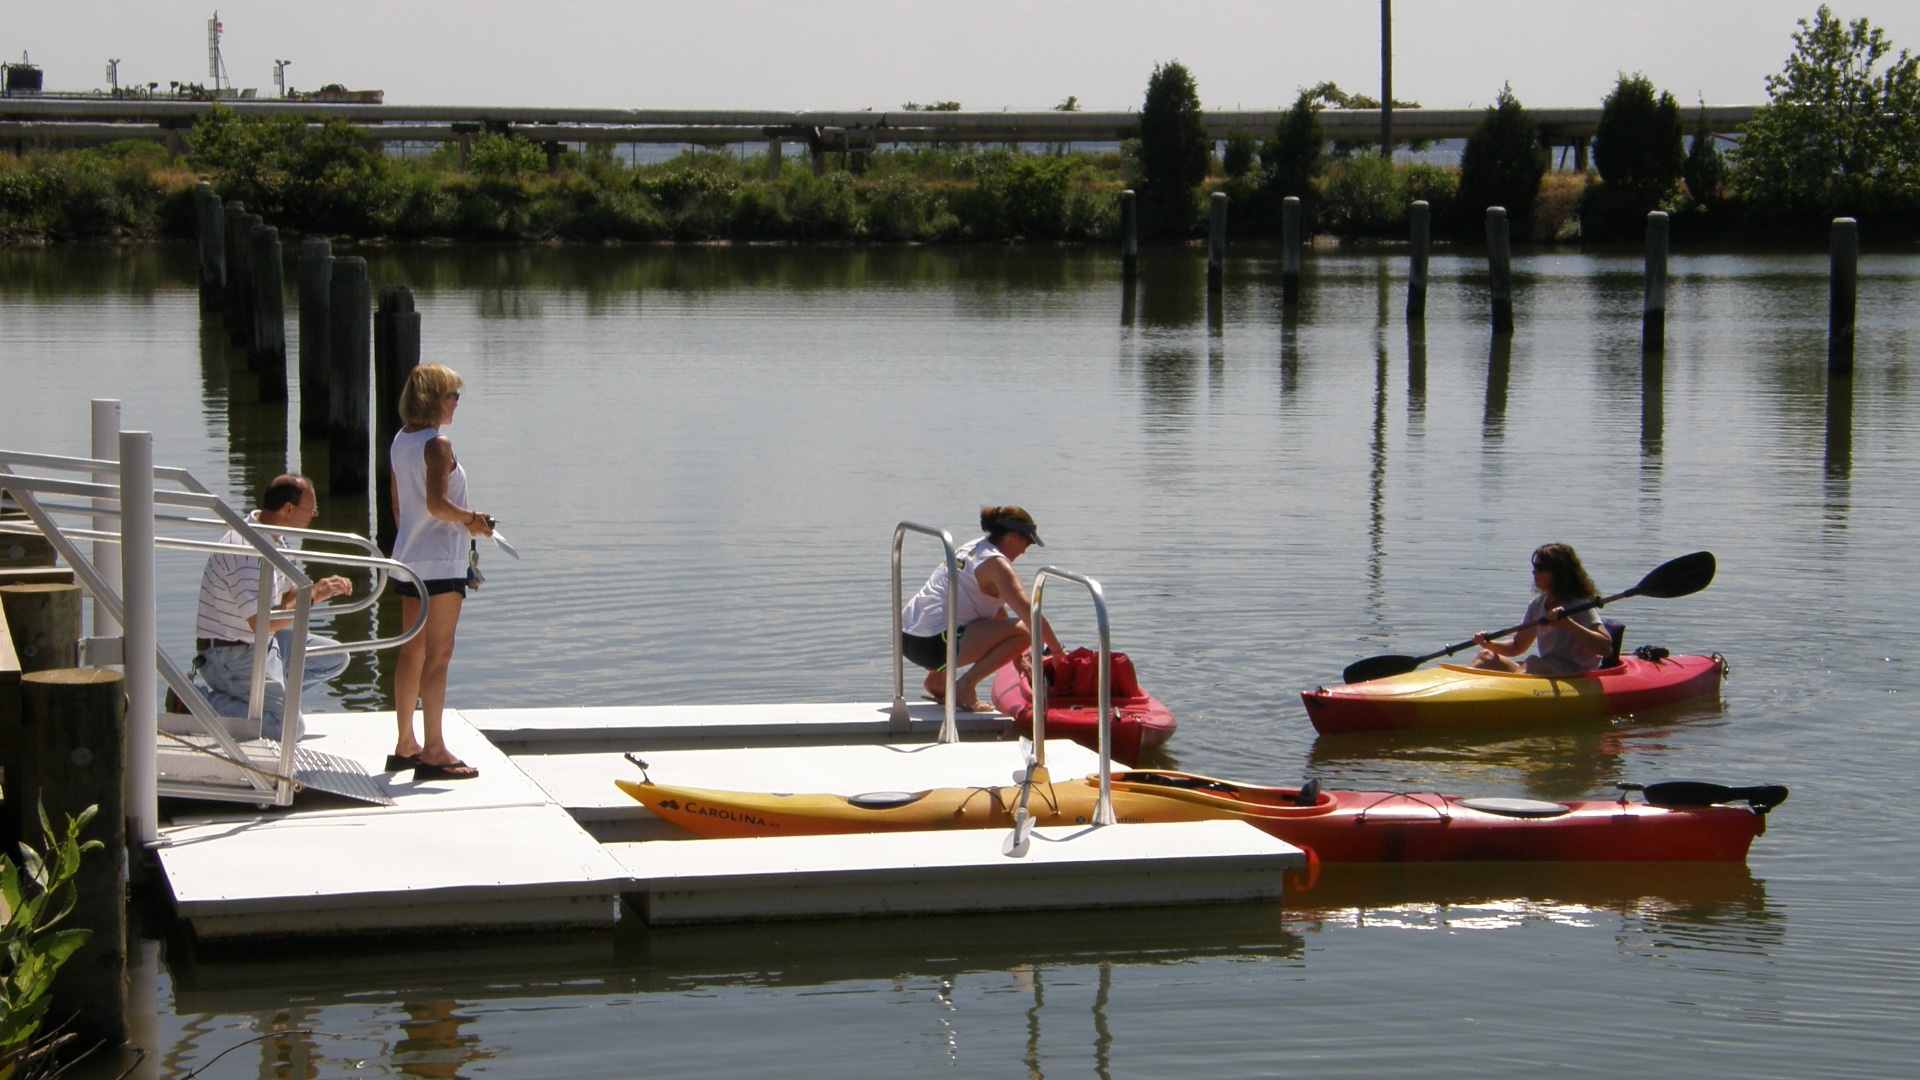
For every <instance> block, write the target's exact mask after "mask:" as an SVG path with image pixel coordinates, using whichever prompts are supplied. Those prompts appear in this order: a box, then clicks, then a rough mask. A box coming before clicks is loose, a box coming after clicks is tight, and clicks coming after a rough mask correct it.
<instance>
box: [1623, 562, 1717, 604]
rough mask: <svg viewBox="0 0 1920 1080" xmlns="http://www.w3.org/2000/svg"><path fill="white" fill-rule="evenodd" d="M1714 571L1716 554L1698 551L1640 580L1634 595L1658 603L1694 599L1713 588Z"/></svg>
mask: <svg viewBox="0 0 1920 1080" xmlns="http://www.w3.org/2000/svg"><path fill="white" fill-rule="evenodd" d="M1714 569H1715V563H1714V559H1713V552H1711V551H1696V552H1694V553H1693V554H1691V555H1682V556H1680V557H1679V558H1677V559H1675V560H1673V561H1672V562H1669V563H1665V564H1663V565H1661V566H1657V567H1655V568H1654V570H1653V572H1652V573H1650V574H1648V575H1647V576H1646V577H1643V578H1641V579H1640V584H1638V585H1636V586H1634V587H1633V591H1634V592H1635V593H1636V594H1638V595H1641V596H1651V597H1653V598H1654V599H1656V600H1671V599H1673V598H1674V597H1676V596H1691V595H1693V594H1694V593H1697V592H1699V591H1700V590H1701V589H1704V588H1706V587H1707V586H1708V585H1711V584H1713V571H1714Z"/></svg>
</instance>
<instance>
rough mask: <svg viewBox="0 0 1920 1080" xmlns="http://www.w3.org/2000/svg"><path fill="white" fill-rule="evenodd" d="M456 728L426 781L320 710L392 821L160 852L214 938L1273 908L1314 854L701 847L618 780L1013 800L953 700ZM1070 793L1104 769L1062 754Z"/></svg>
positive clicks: (1007, 747) (1254, 840) (957, 839)
mask: <svg viewBox="0 0 1920 1080" xmlns="http://www.w3.org/2000/svg"><path fill="white" fill-rule="evenodd" d="M889 711H890V710H889V706H888V705H886V704H871V703H840V704H819V705H766V706H749V705H718V706H666V707H644V708H642V707H635V708H564V709H493V710H472V709H465V710H454V709H449V710H448V711H447V715H446V731H447V742H448V745H449V747H450V748H451V749H452V750H453V752H454V753H455V754H457V755H459V756H460V757H461V758H463V759H464V760H466V761H467V762H468V763H469V764H472V765H474V766H475V767H477V768H478V769H479V770H480V776H479V777H477V778H475V779H472V780H461V781H415V780H414V779H413V776H412V774H411V773H400V774H382V773H379V772H378V770H379V768H380V766H381V765H382V764H383V763H384V761H385V758H386V755H387V753H388V751H390V750H391V749H392V746H393V731H394V726H393V715H392V714H391V713H345V714H339V713H336V714H326V715H317V716H309V717H307V719H306V734H305V736H304V738H303V739H302V740H301V744H300V745H301V749H302V750H303V751H307V750H311V751H313V752H315V753H321V754H327V755H331V756H332V757H334V758H337V759H345V760H347V761H352V762H358V763H359V764H361V765H362V766H363V767H364V768H365V769H366V770H367V772H368V774H369V776H370V778H371V781H372V783H373V785H374V786H375V787H377V788H378V789H379V790H380V792H381V793H382V794H383V795H385V796H386V797H387V798H389V799H391V800H392V805H388V806H381V805H369V804H365V803H360V802H351V801H348V800H345V799H340V798H336V797H333V796H329V795H326V794H324V793H313V792H306V793H302V795H301V796H300V797H299V798H298V799H296V801H295V803H294V805H293V806H292V807H289V808H284V809H271V808H269V809H256V808H252V807H248V806H244V805H241V806H236V805H233V804H228V803H177V802H173V803H169V804H168V805H169V806H170V807H171V809H172V811H173V813H172V817H171V820H170V821H169V822H168V823H167V824H166V825H164V826H163V827H162V828H161V830H160V833H161V837H160V846H159V848H158V849H157V855H158V859H159V863H160V867H161V869H162V871H163V873H164V875H165V878H166V881H167V884H168V887H169V888H170V889H171V891H172V895H173V899H174V902H175V905H176V908H177V911H178V913H179V915H180V916H181V917H182V918H183V919H185V920H186V921H187V922H188V923H189V924H191V925H192V927H193V929H194V931H195V933H196V934H198V935H199V936H200V937H202V938H213V939H217V938H239V937H250V936H261V935H272V936H278V937H284V936H324V935H335V934H357V933H435V932H461V931H476V930H481V929H538V928H562V927H606V926H612V925H613V924H614V923H615V922H617V921H618V920H619V918H620V917H621V909H622V903H621V901H622V899H623V898H624V899H626V900H627V901H628V902H629V903H628V906H629V908H630V910H632V911H633V912H635V913H637V915H638V916H639V917H641V918H644V919H646V920H647V921H648V922H649V923H654V924H691V923H705V922H739V921H761V920H778V919H806V918H832V917H845V916H858V915H872V914H933V913H948V912H987V911H1033V910H1048V909H1059V908H1091V907H1128V906H1157V905H1178V904H1207V903H1227V902H1240V901H1256V900H1273V899H1277V898H1278V897H1279V896H1280V890H1281V879H1282V876H1283V872H1284V871H1285V870H1287V869H1289V868H1291V867H1294V866H1298V865H1301V864H1302V863H1304V861H1305V856H1304V855H1303V854H1302V853H1301V852H1300V850H1299V849H1298V848H1295V847H1293V846H1291V845H1289V844H1286V843H1283V842H1281V841H1279V840H1276V839H1274V838H1273V837H1270V836H1268V835H1267V834H1265V833H1262V832H1260V831H1259V830H1257V829H1255V828H1253V827H1252V826H1249V825H1246V824H1245V823H1242V822H1224V821H1209V822H1186V823H1168V824H1153V825H1140V824H1128V825H1110V826H1105V827H1099V828H1095V827H1091V826H1087V827H1075V828H1058V827H1050V828H1045V829H1037V830H1035V831H1034V834H1033V843H1032V844H1031V846H1030V848H1029V850H1028V851H1027V853H1026V854H1025V855H1024V856H1023V857H1019V858H1013V857H1009V856H1007V855H1004V854H1002V850H1001V849H1002V843H1003V841H1004V840H1005V839H1006V834H1005V831H1004V830H998V829H957V830H950V831H941V832H927V833H882V834H862V835H850V836H786V837H765V838H753V839H738V840H704V839H698V838H693V837H692V836H691V834H689V833H687V832H685V831H684V830H682V829H680V828H679V827H678V826H675V825H672V824H670V823H667V822H664V821H661V820H659V819H658V818H655V817H654V816H653V815H652V814H650V813H649V812H648V811H647V810H646V809H645V808H644V807H642V806H640V805H639V804H638V803H636V802H634V801H633V800H632V799H631V798H629V797H628V796H627V795H626V794H625V793H623V792H622V791H620V790H619V789H618V788H617V787H615V786H614V783H613V781H614V780H615V779H618V778H634V777H637V776H638V775H639V771H638V769H637V768H636V767H635V766H634V765H633V764H632V763H630V762H629V761H627V760H626V759H625V757H624V754H625V753H633V754H636V755H637V756H640V757H642V758H643V759H644V760H646V762H647V763H648V766H649V769H650V771H651V772H652V774H653V775H655V776H657V777H660V778H662V779H666V778H671V779H672V780H673V782H675V783H685V784H692V785H697V786H702V787H713V788H722V789H731V790H742V791H796V792H798V791H833V792H846V793H857V792H862V791H873V790H901V789H905V790H918V789H921V788H929V787H965V786H974V785H979V786H1004V785H1007V784H1009V783H1011V782H1013V781H1014V779H1015V778H1016V773H1017V772H1018V771H1019V770H1020V769H1021V768H1022V767H1023V760H1022V758H1021V755H1020V752H1019V750H1018V747H1017V744H1016V743H1014V742H1012V741H1009V740H1005V739H998V738H994V737H993V736H995V735H998V734H1000V733H1001V729H1002V728H1003V727H1004V726H1005V725H1006V723H1007V721H1006V719H1005V718H1004V717H999V716H992V715H986V714H980V715H975V716H973V717H970V718H964V719H963V724H962V731H963V733H968V734H970V735H972V736H974V737H972V738H967V739H963V740H962V741H960V742H956V743H939V742H936V741H934V735H935V733H937V731H938V730H939V724H940V714H939V711H938V708H937V707H936V706H933V705H914V706H910V707H909V713H910V716H911V719H910V721H909V722H908V723H907V724H904V725H901V724H896V723H894V722H892V721H891V720H890V718H889ZM1046 756H1047V763H1048V766H1049V767H1050V769H1051V770H1052V771H1053V773H1054V775H1056V776H1075V775H1090V774H1092V773H1095V772H1097V771H1098V769H1099V760H1098V757H1097V755H1095V754H1094V753H1093V752H1092V751H1090V750H1087V749H1085V748H1083V747H1080V746H1077V745H1075V744H1074V743H1071V742H1068V741H1066V740H1050V741H1049V742H1048V744H1047V747H1046Z"/></svg>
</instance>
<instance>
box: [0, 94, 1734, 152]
mask: <svg viewBox="0 0 1920 1080" xmlns="http://www.w3.org/2000/svg"><path fill="white" fill-rule="evenodd" d="M219 104H221V105H222V106H224V107H226V108H230V109H232V110H233V112H234V113H235V114H237V115H239V116H291V117H295V118H298V119H300V120H303V121H305V122H306V123H308V124H310V125H318V124H322V123H325V122H327V121H330V120H345V121H347V122H349V123H352V124H354V125H356V126H358V127H360V128H361V129H362V130H364V131H365V132H366V134H367V137H368V138H369V139H370V140H377V141H382V142H390V141H392V142H456V143H460V144H462V146H463V147H464V146H465V145H466V144H467V142H468V141H469V140H470V139H471V138H472V136H474V135H476V134H479V133H481V132H498V133H503V134H504V133H512V134H515V135H519V136H521V137H523V138H526V139H529V140H532V141H534V142H537V143H543V144H547V145H548V146H549V148H550V149H555V148H557V146H560V145H565V144H593V143H603V144H615V145H619V144H628V143H686V144H691V145H696V146H712V147H721V146H733V145H739V144H744V143H760V142H766V143H769V144H770V146H773V147H777V146H778V144H779V143H780V142H781V141H783V140H788V141H799V142H804V143H806V144H807V145H808V146H809V147H810V148H811V149H812V150H813V152H814V154H815V155H816V158H817V157H818V156H819V155H820V154H822V153H823V152H826V151H841V152H845V151H853V152H856V153H857V152H861V151H866V150H872V149H874V148H876V147H878V146H881V145H898V144H924V143H1075V142H1089V143H1098V142H1117V141H1119V140H1122V139H1128V138H1133V137H1135V136H1137V135H1138V134H1139V126H1140V114H1139V113H1138V112H1136V111H1133V110H1128V111H1125V112H1059V111H1053V110H1048V111H1043V112H935V111H920V110H898V111H893V110H889V111H874V110H863V111H828V112H781V111H773V110H765V111H761V110H697V109H589V108H543V107H526V106H515V107H501V106H471V105H469V106H459V105H385V104H381V105H364V104H337V103H324V102H309V101H272V100H268V101H259V100H240V101H232V102H221V103H219ZM214 105H215V103H214V102H208V101H187V100H166V99H125V98H88V97H73V98H0V141H5V142H9V143H12V144H14V145H15V146H25V145H33V144H38V145H52V146H79V145H88V144H96V143H102V142H112V141H116V140H120V139H150V140H156V141H159V142H163V143H166V144H167V145H168V147H169V149H170V150H175V151H177V150H178V148H179V138H180V135H181V134H182V133H183V132H185V131H187V130H190V129H191V128H192V127H193V125H194V123H195V121H197V120H198V119H199V118H200V117H202V116H204V115H206V113H207V112H208V111H210V110H211V109H212V108H213V107H214ZM1759 108H1760V106H1757V105H1706V106H1700V107H1696V108H1692V109H1687V110H1685V114H1684V115H1685V117H1686V120H1687V123H1688V126H1689V127H1690V128H1691V127H1692V125H1693V124H1695V123H1697V122H1698V118H1699V117H1701V116H1702V115H1704V116H1705V119H1706V123H1707V126H1708V127H1709V128H1710V129H1711V130H1712V131H1713V132H1714V134H1716V135H1723V136H1724V135H1733V134H1735V133H1737V132H1738V131H1739V130H1740V127H1741V125H1743V124H1745V123H1746V122H1747V121H1748V120H1750V119H1752V118H1753V115H1754V113H1755V112H1756V111H1757V110H1758V109H1759ZM1527 112H1528V114H1529V115H1530V116H1532V117H1533V120H1534V122H1535V123H1536V124H1538V125H1539V127H1540V133H1541V139H1542V141H1543V142H1545V143H1546V144H1547V145H1548V146H1549V147H1573V148H1574V149H1575V150H1576V152H1577V153H1578V155H1579V159H1580V161H1579V164H1581V165H1583V166H1584V164H1585V157H1586V147H1587V144H1588V143H1589V142H1590V141H1591V140H1592V138H1593V136H1594V132H1595V131H1596V129H1597V128H1598V127H1599V123H1600V109H1599V108H1597V107H1593V108H1577V109H1563V108H1545V109H1528V110H1527ZM1284 115H1285V110H1281V109H1265V110H1244V111H1243V110H1233V111H1225V110H1221V111H1212V112H1206V113H1203V114H1202V122H1203V123H1204V124H1205V125H1206V129H1207V133H1208V134H1209V135H1210V136H1212V137H1213V138H1214V139H1224V138H1226V137H1227V136H1228V135H1230V134H1232V133H1233V132H1235V131H1245V132H1248V133H1250V134H1252V135H1254V136H1256V137H1264V136H1265V135H1267V134H1269V133H1271V132H1272V131H1273V130H1274V127H1275V126H1276V125H1277V124H1278V123H1279V121H1280V119H1281V117H1283V116H1284ZM1485 115H1486V110H1484V109H1394V110H1393V117H1392V119H1393V134H1394V138H1395V139H1396V140H1397V141H1401V142H1408V141H1433V140H1439V139H1463V138H1466V137H1467V136H1468V135H1469V134H1471V133H1472V131H1473V129H1474V128H1475V127H1476V126H1477V125H1478V124H1479V123H1480V121H1481V120H1482V119H1483V118H1484V117H1485ZM1380 119H1381V118H1380V110H1378V109H1327V110H1323V111H1322V112H1321V113H1320V123H1321V126H1322V127H1323V128H1324V130H1325V131H1326V135H1327V138H1328V139H1329V140H1334V141H1349V142H1370V141H1375V140H1378V138H1379V136H1380ZM772 152H773V153H774V154H775V155H777V154H778V152H779V151H778V150H777V148H776V149H773V151H772Z"/></svg>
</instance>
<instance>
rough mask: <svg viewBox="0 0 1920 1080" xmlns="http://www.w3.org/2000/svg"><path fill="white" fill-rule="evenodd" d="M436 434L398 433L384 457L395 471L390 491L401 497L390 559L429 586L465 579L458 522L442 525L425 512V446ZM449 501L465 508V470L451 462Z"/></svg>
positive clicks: (422, 431) (464, 554) (461, 529)
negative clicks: (409, 570)
mask: <svg viewBox="0 0 1920 1080" xmlns="http://www.w3.org/2000/svg"><path fill="white" fill-rule="evenodd" d="M439 435H440V429H439V428H422V429H420V430H419V431H402V432H400V433H399V434H398V435H395V436H394V437H393V449H392V452H391V453H390V454H389V455H388V458H389V460H390V461H391V463H392V465H393V489H394V491H396V492H397V493H399V496H400V514H399V520H398V522H397V523H396V526H397V527H396V529H395V531H394V536H393V557H394V559H395V560H397V561H399V562H403V563H406V564H407V565H408V566H410V567H412V568H413V571H414V572H415V573H417V574H419V575H420V576H421V577H423V578H426V579H427V580H428V581H434V580H439V579H445V578H465V577H466V576H467V529H466V526H464V525H462V524H460V523H459V522H457V521H442V520H440V519H439V518H437V517H434V516H433V515H432V514H429V513H428V512H427V444H428V443H430V442H432V441H433V440H434V439H436V438H438V437H439ZM447 501H448V502H450V503H452V504H453V505H455V506H465V505H467V470H466V468H465V467H464V466H462V465H460V464H459V459H457V458H456V459H455V464H454V466H453V472H451V473H449V474H448V475H447Z"/></svg>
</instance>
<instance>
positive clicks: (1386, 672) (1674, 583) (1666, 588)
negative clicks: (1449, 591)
mask: <svg viewBox="0 0 1920 1080" xmlns="http://www.w3.org/2000/svg"><path fill="white" fill-rule="evenodd" d="M1713 570H1714V561H1713V552H1711V551H1696V552H1694V553H1693V554H1691V555H1682V556H1680V557H1679V558H1677V559H1675V560H1673V561H1672V562H1668V563H1663V564H1661V565H1660V566H1657V567H1655V568H1654V569H1653V572H1652V573H1650V574H1648V575H1647V576H1646V577H1643V578H1641V579H1640V584H1638V585H1635V586H1634V587H1633V588H1631V589H1628V590H1627V591H1625V592H1620V593H1615V594H1613V595H1612V596H1603V597H1601V598H1600V599H1598V600H1582V601H1580V602H1579V603H1575V604H1568V605H1567V606H1566V608H1565V609H1564V614H1567V615H1572V614H1574V613H1576V612H1581V611H1588V610H1591V609H1593V608H1597V607H1605V606H1606V605H1608V604H1611V603H1613V602H1614V601H1616V600H1625V599H1626V598H1627V597H1629V596H1652V597H1656V598H1658V599H1661V600H1671V599H1673V598H1674V597H1676V596H1688V595H1691V594H1693V593H1697V592H1699V591H1700V590H1701V589H1704V588H1706V587H1707V586H1708V585H1709V584H1711V583H1712V581H1713ZM1551 621H1552V618H1551V617H1550V616H1549V617H1543V618H1540V619H1536V620H1534V621H1532V622H1523V623H1521V624H1520V625H1518V626H1509V627H1507V628H1506V629H1505V630H1496V631H1494V632H1493V633H1491V634H1488V635H1487V637H1489V638H1499V637H1506V636H1507V635H1508V634H1515V633H1518V632H1520V631H1522V630H1525V629H1527V628H1529V627H1534V626H1545V625H1546V624H1547V623H1549V622H1551ZM1473 644H1474V641H1473V639H1472V638H1468V639H1467V640H1465V641H1463V642H1461V643H1460V644H1458V645H1449V646H1448V647H1446V648H1444V649H1441V650H1440V651H1439V652H1431V653H1428V654H1427V655H1425V656H1398V655H1391V654H1390V655H1387V656H1370V657H1368V658H1366V659H1365V660H1361V661H1358V662H1356V663H1352V664H1349V665H1347V670H1346V671H1344V672H1342V673H1341V678H1343V679H1345V680H1346V681H1347V682H1350V683H1357V682H1368V681H1370V680H1373V679H1384V678H1387V677H1388V676H1392V675H1403V674H1405V673H1407V672H1409V671H1412V670H1413V669H1414V668H1417V667H1419V666H1420V665H1421V664H1424V663H1426V662H1427V661H1429V660H1437V659H1439V658H1440V657H1442V656H1452V655H1453V654H1454V653H1457V652H1459V651H1460V650H1461V649H1465V648H1468V647H1469V646H1471V645H1473Z"/></svg>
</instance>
